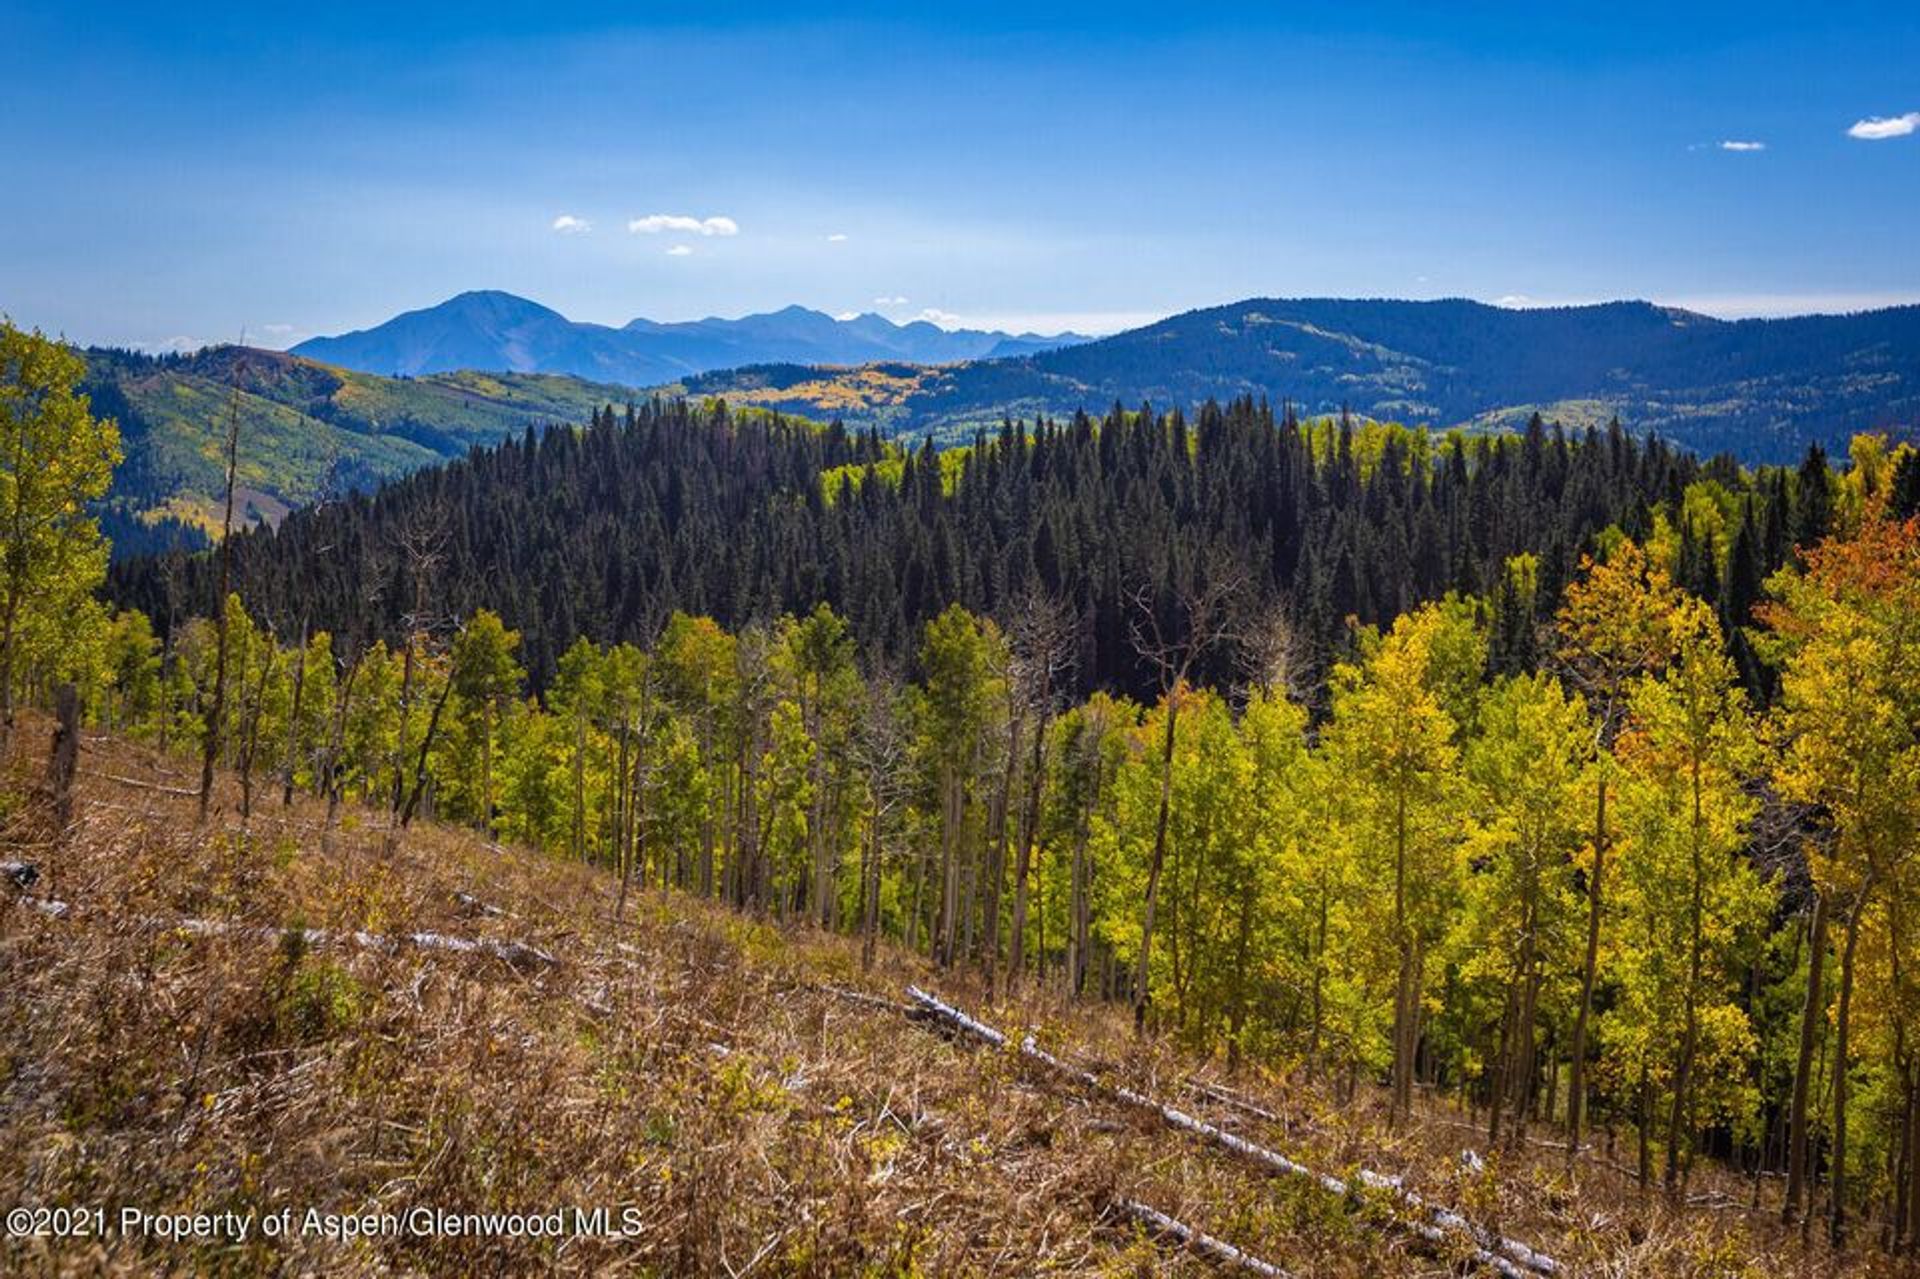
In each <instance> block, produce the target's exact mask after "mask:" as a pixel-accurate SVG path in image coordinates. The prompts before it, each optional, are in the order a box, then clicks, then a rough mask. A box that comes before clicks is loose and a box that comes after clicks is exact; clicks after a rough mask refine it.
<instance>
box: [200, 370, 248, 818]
mask: <svg viewBox="0 0 1920 1279" xmlns="http://www.w3.org/2000/svg"><path fill="white" fill-rule="evenodd" d="M245 341H246V337H245V335H244V334H243V335H242V336H241V342H242V343H243V344H244V343H245ZM241 364H242V360H241V359H240V358H238V357H236V358H235V360H234V365H233V390H232V393H231V394H230V395H229V396H228V398H227V449H226V452H227V502H226V514H225V516H223V517H222V519H221V521H220V590H219V592H218V593H217V594H216V595H215V596H214V600H213V633H214V643H215V647H216V652H215V656H214V659H213V705H212V707H211V708H209V710H208V712H207V722H206V724H205V726H204V731H203V732H202V734H201V745H200V812H199V818H198V820H199V822H200V824H201V825H202V826H204V825H206V823H207V808H208V806H209V805H210V804H211V803H212V802H213V765H214V762H215V760H216V759H218V757H219V755H220V729H221V721H222V720H223V719H225V717H226V713H227V592H228V590H229V589H230V588H231V585H232V580H233V478H234V471H235V469H236V467H237V466H238V463H239V460H240V368H241Z"/></svg>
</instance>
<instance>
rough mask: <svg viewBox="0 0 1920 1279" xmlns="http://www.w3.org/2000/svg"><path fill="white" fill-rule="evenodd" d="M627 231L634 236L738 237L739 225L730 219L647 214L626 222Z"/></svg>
mask: <svg viewBox="0 0 1920 1279" xmlns="http://www.w3.org/2000/svg"><path fill="white" fill-rule="evenodd" d="M627 230H629V231H631V232H633V233H634V234H635V235H660V234H662V233H664V232H669V231H674V232H681V233H684V234H686V235H739V234H740V224H739V223H738V222H735V221H734V220H733V219H732V218H723V217H711V218H694V217H688V216H687V215H686V214H684V213H649V214H648V215H647V216H646V217H644V218H634V219H633V220H632V221H630V222H628V223H627Z"/></svg>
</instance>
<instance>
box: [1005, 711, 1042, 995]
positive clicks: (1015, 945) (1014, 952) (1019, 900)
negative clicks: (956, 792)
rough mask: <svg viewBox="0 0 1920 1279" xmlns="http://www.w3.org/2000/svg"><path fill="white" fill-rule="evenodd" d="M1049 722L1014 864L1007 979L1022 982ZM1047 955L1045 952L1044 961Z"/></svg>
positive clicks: (1037, 747)
mask: <svg viewBox="0 0 1920 1279" xmlns="http://www.w3.org/2000/svg"><path fill="white" fill-rule="evenodd" d="M1046 741H1047V721H1046V718H1045V717H1044V716H1042V717H1041V719H1040V721H1039V722H1038V723H1037V724H1035V725H1034V730H1033V757H1032V759H1031V760H1030V761H1029V763H1028V767H1027V802H1026V804H1025V806H1024V809H1023V811H1022V812H1021V815H1020V849H1019V852H1018V853H1017V854H1016V855H1015V856H1016V859H1015V862H1014V867H1013V936H1012V937H1011V938H1009V939H1008V942H1007V981H1008V984H1009V985H1018V984H1019V981H1020V976H1021V970H1022V968H1024V967H1025V965H1026V959H1027V880H1028V878H1029V877H1030V876H1031V875H1032V873H1033V841H1034V837H1035V835H1036V834H1037V828H1038V826H1039V824H1040V776H1041V772H1042V769H1043V768H1044V767H1045V764H1046ZM1044 959H1045V956H1044V953H1043V955H1042V961H1043V962H1044Z"/></svg>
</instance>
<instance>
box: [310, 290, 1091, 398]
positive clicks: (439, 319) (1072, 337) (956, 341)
mask: <svg viewBox="0 0 1920 1279" xmlns="http://www.w3.org/2000/svg"><path fill="white" fill-rule="evenodd" d="M1086 340H1087V339H1086V338H1084V337H1082V336H1081V335H1079V334H1077V333H1060V334H1054V335H1052V336H1043V335H1041V334H1037V333H1021V334H1010V333H1001V332H987V331H982V330H979V329H951V330H950V329H943V328H941V327H939V326H938V325H935V324H931V323H929V322H927V321H925V320H914V321H912V322H910V323H907V324H895V323H894V322H893V321H892V320H889V319H887V318H886V317H885V316H883V315H878V314H875V313H873V312H868V313H866V314H864V315H854V316H849V317H846V318H844V319H835V318H834V317H833V316H830V315H827V314H825V313H823V312H820V311H811V310H808V309H807V308H806V307H802V306H789V307H785V308H782V309H781V310H778V311H771V312H768V313H766V314H763V315H747V316H742V317H740V318H739V319H737V320H724V319H719V318H715V317H710V318H708V319H704V320H686V321H681V322H675V323H661V322H659V321H656V320H647V319H638V320H631V321H629V322H628V323H627V324H625V325H623V326H621V327H620V328H613V327H611V326H608V325H604V324H586V323H581V322H579V321H576V320H569V319H568V318H567V317H566V316H564V315H561V314H560V313H559V312H558V311H555V310H552V309H550V308H548V307H544V306H541V305H540V304H539V303H538V302H530V301H528V300H527V299H526V298H522V297H516V296H514V295H513V294H511V293H502V292H499V291H497V290H482V291H477V292H472V293H462V294H460V295H459V296H457V297H453V298H449V299H447V300H446V301H445V302H442V303H440V304H439V305H438V306H430V307H427V308H425V309H424V310H419V311H408V312H406V313H404V314H402V315H396V316H395V317H393V318H392V319H391V320H388V321H386V322H385V323H384V324H379V325H375V326H374V327H373V328H370V329H361V330H358V331H356V332H353V333H343V334H341V335H340V336H338V337H317V338H309V339H308V340H307V341H305V342H302V343H300V344H299V345H297V346H295V347H293V348H292V353H293V354H295V355H303V356H306V357H308V358H309V359H314V360H319V361H321V362H323V363H327V364H335V365H339V366H340V367H342V368H349V369H357V370H359V371H361V372H363V373H379V374H383V375H389V376H407V377H411V376H416V375H419V374H423V373H452V372H457V371H461V370H467V369H475V370H484V371H489V372H503V373H563V374H567V375H570V376H573V377H581V378H589V379H593V380H597V381H601V382H620V383H624V384H626V385H628V386H652V385H655V384H657V383H661V382H672V381H675V380H677V379H679V378H684V377H688V376H691V375H695V374H699V373H705V372H708V371H710V370H713V369H723V368H735V367H738V366H740V365H745V364H774V363H791V364H866V363H870V362H872V361H876V360H898V361H904V362H906V363H910V364H949V363H953V362H955V361H959V360H979V359H998V358H1001V357H1004V356H1018V355H1031V354H1033V353H1035V352H1037V351H1045V350H1052V349H1055V348H1058V347H1061V346H1067V345H1071V344H1073V343H1076V342H1084V341H1086Z"/></svg>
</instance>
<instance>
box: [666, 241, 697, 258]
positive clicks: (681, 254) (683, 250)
mask: <svg viewBox="0 0 1920 1279" xmlns="http://www.w3.org/2000/svg"><path fill="white" fill-rule="evenodd" d="M667 256H668V257H670V258H690V257H692V256H693V248H692V247H691V246H690V245H685V244H676V245H674V246H673V247H672V248H671V249H668V250H667Z"/></svg>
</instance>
